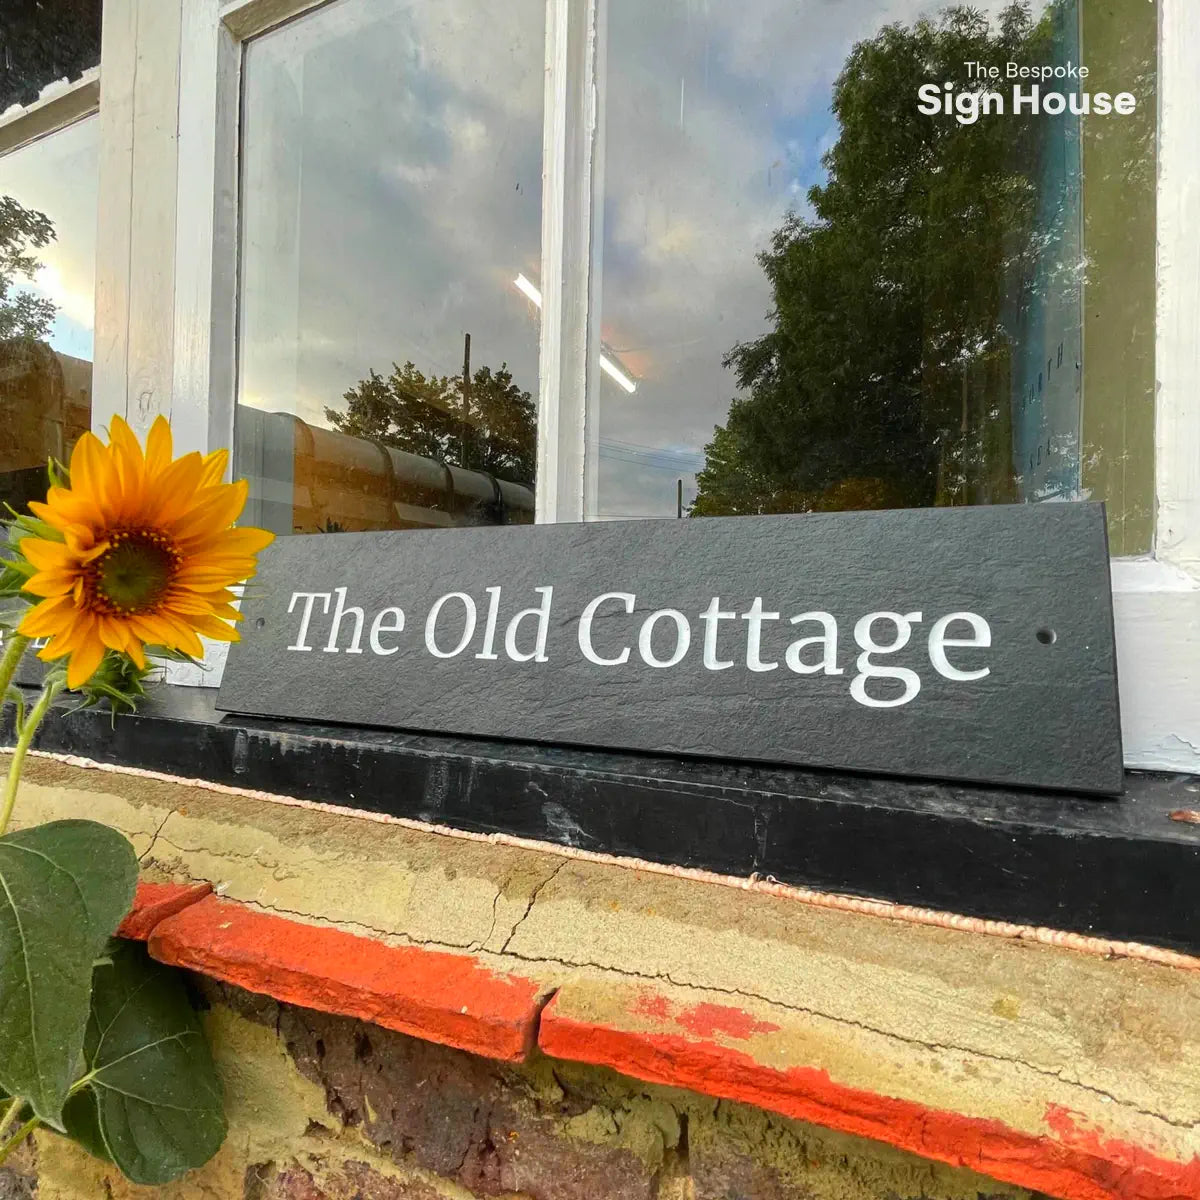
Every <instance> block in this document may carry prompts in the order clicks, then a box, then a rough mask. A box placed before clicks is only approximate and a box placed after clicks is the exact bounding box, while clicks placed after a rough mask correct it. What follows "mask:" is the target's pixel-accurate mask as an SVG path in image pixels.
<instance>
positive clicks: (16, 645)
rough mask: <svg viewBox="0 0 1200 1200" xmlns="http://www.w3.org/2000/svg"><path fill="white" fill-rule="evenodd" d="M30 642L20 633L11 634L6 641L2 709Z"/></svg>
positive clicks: (0, 662)
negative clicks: (9, 686)
mask: <svg viewBox="0 0 1200 1200" xmlns="http://www.w3.org/2000/svg"><path fill="white" fill-rule="evenodd" d="M30 641H31V639H30V638H27V637H22V636H21V635H20V634H19V633H10V634H9V635H8V636H7V637H6V638H5V639H4V653H3V654H2V655H0V707H2V706H3V704H4V697H5V696H7V695H8V685H9V684H10V683H12V681H13V676H14V675H16V673H17V667H19V666H20V665H21V659H22V658H23V657H24V656H25V651H26V649H27V648H28V646H29V643H30Z"/></svg>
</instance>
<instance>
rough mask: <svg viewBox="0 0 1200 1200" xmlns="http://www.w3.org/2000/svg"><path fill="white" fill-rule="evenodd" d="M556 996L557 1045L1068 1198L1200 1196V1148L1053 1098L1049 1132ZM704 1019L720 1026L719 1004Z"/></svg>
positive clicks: (543, 1042) (550, 1010) (545, 1019)
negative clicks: (1115, 1128) (1123, 1137)
mask: <svg viewBox="0 0 1200 1200" xmlns="http://www.w3.org/2000/svg"><path fill="white" fill-rule="evenodd" d="M557 1003H558V999H557V998H556V999H555V1000H552V1001H551V1003H550V1004H549V1005H548V1006H547V1008H546V1011H545V1012H544V1013H543V1015H542V1022H541V1029H540V1032H539V1036H538V1044H539V1045H540V1047H541V1048H542V1050H543V1051H544V1052H545V1053H546V1054H549V1055H552V1056H555V1057H559V1058H567V1059H574V1060H577V1061H580V1062H586V1063H591V1064H594V1065H597V1066H607V1067H611V1068H613V1069H614V1070H617V1071H621V1072H623V1073H625V1074H627V1075H632V1076H634V1077H635V1078H637V1079H644V1080H646V1081H647V1082H651V1083H659V1084H670V1085H673V1086H675V1087H684V1088H690V1089H693V1090H695V1091H699V1092H703V1093H705V1094H707V1095H713V1096H720V1097H723V1098H725V1099H729V1100H736V1101H741V1102H743V1103H747V1104H753V1105H757V1106H758V1107H760V1108H765V1109H768V1110H770V1111H772V1112H778V1113H782V1114H784V1115H785V1116H789V1117H793V1118H795V1119H798V1120H802V1121H810V1122H812V1123H814V1124H817V1125H823V1126H825V1127H827V1128H830V1129H837V1130H841V1131H843V1132H845V1133H851V1134H855V1135H857V1136H860V1137H868V1138H875V1139H878V1140H880V1141H884V1142H888V1143H890V1144H891V1145H893V1146H897V1147H899V1148H900V1149H903V1150H908V1151H911V1152H912V1153H915V1154H920V1155H922V1156H924V1157H926V1158H933V1159H936V1160H938V1161H939V1162H944V1163H948V1164H950V1165H951V1166H960V1167H970V1168H972V1169H973V1170H976V1171H980V1172H982V1173H984V1174H986V1175H990V1176H992V1177H993V1178H996V1179H1000V1180H1004V1181H1006V1182H1008V1183H1014V1184H1017V1185H1019V1186H1022V1187H1028V1188H1033V1189H1035V1190H1037V1191H1041V1192H1046V1193H1048V1194H1049V1195H1052V1196H1057V1197H1061V1198H1062V1200H1195V1198H1196V1197H1197V1196H1200V1158H1193V1159H1192V1161H1191V1162H1190V1163H1176V1162H1171V1161H1169V1160H1167V1159H1163V1158H1159V1157H1157V1156H1155V1155H1154V1154H1152V1153H1150V1152H1149V1151H1147V1150H1144V1149H1139V1148H1137V1147H1131V1146H1128V1145H1125V1144H1124V1143H1120V1142H1115V1141H1109V1140H1102V1139H1101V1138H1100V1137H1099V1136H1096V1135H1087V1136H1082V1135H1081V1134H1080V1133H1079V1131H1078V1130H1077V1128H1076V1127H1075V1126H1074V1124H1073V1123H1072V1124H1070V1125H1068V1124H1067V1122H1066V1121H1065V1120H1064V1116H1063V1115H1062V1114H1060V1113H1054V1112H1051V1111H1049V1110H1048V1112H1047V1121H1046V1133H1045V1135H1043V1136H1036V1135H1031V1134H1029V1133H1026V1132H1024V1131H1022V1130H1017V1129H1013V1128H1011V1127H1009V1126H1007V1125H1005V1124H1004V1123H1003V1122H1001V1121H997V1120H986V1119H981V1118H978V1117H971V1116H966V1115H963V1114H961V1113H953V1112H946V1111H940V1110H936V1109H932V1108H928V1107H926V1106H924V1105H921V1104H918V1103H914V1102H913V1101H911V1100H903V1099H898V1098H895V1097H892V1096H886V1095H881V1094H879V1093H874V1092H867V1091H864V1090H862V1089H859V1088H851V1087H846V1086H845V1085H843V1084H839V1083H838V1082H836V1081H835V1080H833V1079H831V1078H830V1076H829V1073H828V1072H827V1071H824V1070H818V1069H815V1068H811V1067H790V1068H788V1069H786V1070H777V1069H774V1068H772V1067H770V1066H768V1065H766V1064H764V1063H763V1062H761V1061H759V1060H757V1059H756V1058H754V1057H753V1056H751V1055H750V1054H749V1053H747V1052H746V1051H744V1050H737V1049H733V1048H731V1047H729V1046H725V1045H722V1044H720V1043H719V1042H716V1041H713V1040H709V1039H705V1038H703V1037H693V1038H687V1037H683V1036H681V1035H679V1034H674V1033H665V1032H653V1031H647V1030H640V1031H639V1030H633V1029H622V1028H618V1027H615V1026H605V1025H603V1024H599V1023H596V1022H592V1021H587V1020H578V1019H575V1018H572V1017H570V1016H568V1015H565V1014H564V1013H562V1012H560V1011H559V1009H558V1007H557ZM706 1007H708V1008H709V1009H711V1008H712V1007H713V1006H711V1005H710V1006H706ZM733 1011H734V1012H735V1013H736V1010H733ZM695 1016H696V1014H695V1013H692V1014H691V1017H692V1018H695ZM687 1019H688V1015H687V1014H685V1022H686V1021H687ZM704 1020H705V1021H706V1022H707V1023H708V1024H709V1025H710V1027H711V1028H716V1027H717V1023H716V1022H714V1021H713V1018H712V1016H711V1013H706V1014H705V1016H704ZM750 1020H752V1018H750V1017H749V1014H741V1015H740V1016H737V1015H731V1016H730V1017H729V1018H728V1019H727V1020H725V1021H724V1022H723V1024H724V1025H725V1026H726V1027H729V1026H730V1025H732V1026H734V1027H738V1026H739V1024H741V1027H742V1028H745V1024H744V1022H747V1021H750ZM680 1023H684V1022H680Z"/></svg>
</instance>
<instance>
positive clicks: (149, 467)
mask: <svg viewBox="0 0 1200 1200" xmlns="http://www.w3.org/2000/svg"><path fill="white" fill-rule="evenodd" d="M171 458H172V448H171V426H170V424H169V423H168V422H167V419H166V417H162V416H158V417H155V418H154V424H153V425H151V426H150V432H149V434H148V435H147V437H146V473H147V474H148V475H151V476H154V475H160V474H161V473H162V472H163V471H165V470H166V469H167V467H169V466H170V465H171Z"/></svg>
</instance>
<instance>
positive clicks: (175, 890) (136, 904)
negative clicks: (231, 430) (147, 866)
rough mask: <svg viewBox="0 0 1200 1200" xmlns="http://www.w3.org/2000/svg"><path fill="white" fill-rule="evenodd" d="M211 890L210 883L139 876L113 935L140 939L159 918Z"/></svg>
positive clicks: (165, 916) (192, 902)
mask: <svg viewBox="0 0 1200 1200" xmlns="http://www.w3.org/2000/svg"><path fill="white" fill-rule="evenodd" d="M211 891H212V884H211V883H147V882H146V881H145V880H140V881H139V882H138V885H137V892H136V893H135V895H134V897H133V906H132V907H131V908H130V910H129V912H128V913H126V914H125V919H124V920H123V921H122V922H121V924H120V925H119V926H118V927H117V936H118V937H123V938H130V939H131V940H133V941H138V942H144V941H146V939H147V938H149V936H150V934H151V932H153V930H154V927H155V926H156V925H157V924H158V923H159V922H160V921H165V920H166V919H167V917H173V916H174V915H175V914H176V913H177V912H182V911H183V909H185V908H187V907H188V905H190V904H195V903H196V902H197V901H198V900H203V899H204V897H205V896H207V895H208V894H209V893H210V892H211Z"/></svg>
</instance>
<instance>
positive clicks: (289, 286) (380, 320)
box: [236, 0, 544, 533]
mask: <svg viewBox="0 0 1200 1200" xmlns="http://www.w3.org/2000/svg"><path fill="white" fill-rule="evenodd" d="M483 15H484V13H483V10H482V9H481V8H480V7H479V6H477V5H474V4H469V3H456V4H445V3H427V2H423V0H418V2H414V3H396V2H395V0H343V2H341V3H336V4H333V5H330V6H328V7H325V8H322V9H320V10H319V11H317V12H315V13H312V14H310V15H308V16H305V17H302V18H300V19H299V20H296V21H294V22H292V23H291V24H288V25H286V26H284V27H282V28H280V29H277V30H275V31H273V32H270V33H268V34H266V35H264V36H263V37H260V38H257V39H254V40H252V41H250V42H249V43H248V45H247V47H246V51H245V61H244V79H245V85H244V98H243V105H242V142H241V144H242V154H243V160H242V178H241V197H242V201H241V267H240V270H241V289H240V337H239V384H238V409H237V421H236V425H237V456H238V457H237V470H238V472H239V473H243V474H245V475H247V476H248V477H249V478H250V480H251V483H252V498H251V508H250V511H249V512H248V515H247V519H248V520H250V521H252V522H254V523H257V524H260V525H263V526H266V527H268V528H271V529H274V530H277V531H279V532H285V533H291V532H300V533H313V532H330V531H339V530H362V529H405V528H433V527H439V526H449V525H461V524H503V523H509V522H528V521H532V519H533V511H534V486H535V476H536V447H537V390H538V384H537V378H538V310H537V306H536V303H535V302H534V301H533V300H532V299H531V296H534V295H535V294H536V293H534V292H533V291H532V284H530V283H529V282H528V281H529V280H531V279H534V280H536V279H537V278H538V275H539V261H540V254H541V152H542V61H543V53H544V33H543V21H544V4H543V3H542V0H511V2H510V3H508V4H506V5H505V10H504V19H503V21H494V20H491V19H487V20H485V19H482V18H483Z"/></svg>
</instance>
